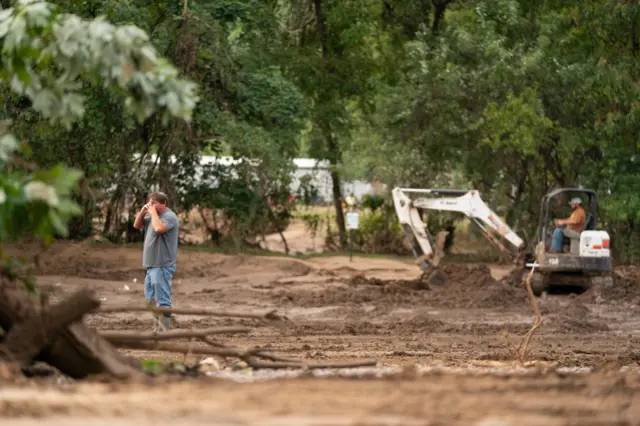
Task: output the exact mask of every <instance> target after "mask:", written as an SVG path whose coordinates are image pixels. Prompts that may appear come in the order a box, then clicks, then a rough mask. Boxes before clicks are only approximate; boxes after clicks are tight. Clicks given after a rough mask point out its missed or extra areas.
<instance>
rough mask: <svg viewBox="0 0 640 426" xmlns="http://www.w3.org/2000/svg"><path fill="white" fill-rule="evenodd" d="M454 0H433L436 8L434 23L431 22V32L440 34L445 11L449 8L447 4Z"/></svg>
mask: <svg viewBox="0 0 640 426" xmlns="http://www.w3.org/2000/svg"><path fill="white" fill-rule="evenodd" d="M452 1H453V0H432V2H433V6H434V10H433V23H432V24H431V32H432V34H434V35H436V34H438V31H439V30H440V22H442V19H443V18H444V13H445V11H446V10H447V6H448V5H449V3H451V2H452Z"/></svg>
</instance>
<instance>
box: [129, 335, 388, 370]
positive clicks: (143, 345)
mask: <svg viewBox="0 0 640 426" xmlns="http://www.w3.org/2000/svg"><path fill="white" fill-rule="evenodd" d="M118 346H119V347H122V348H127V349H140V350H148V351H163V352H177V353H188V352H189V351H191V353H193V354H203V355H217V356H223V357H235V358H240V359H242V360H244V361H245V362H246V363H247V364H248V365H249V366H250V367H252V368H356V367H366V366H374V365H376V361H360V362H354V363H341V364H305V363H302V362H300V363H297V362H274V363H261V362H256V361H254V360H252V358H265V354H264V353H263V351H264V349H259V348H258V349H239V348H230V347H202V346H200V347H189V346H190V345H188V344H176V343H164V342H140V341H136V342H120V343H119V344H118ZM266 357H268V358H272V359H273V358H275V357H273V356H270V355H266Z"/></svg>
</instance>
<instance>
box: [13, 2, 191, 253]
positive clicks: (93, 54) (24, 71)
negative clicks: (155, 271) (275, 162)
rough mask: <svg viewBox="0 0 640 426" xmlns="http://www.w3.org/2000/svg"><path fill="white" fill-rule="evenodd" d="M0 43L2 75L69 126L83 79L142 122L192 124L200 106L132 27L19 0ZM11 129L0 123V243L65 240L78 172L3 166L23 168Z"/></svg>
mask: <svg viewBox="0 0 640 426" xmlns="http://www.w3.org/2000/svg"><path fill="white" fill-rule="evenodd" d="M0 44H1V51H0V61H1V63H2V69H1V70H0V78H2V80H3V81H5V82H8V83H9V85H10V87H11V90H12V91H13V92H15V93H17V94H18V95H20V96H25V97H27V98H28V99H29V100H30V101H31V103H32V107H33V108H34V109H35V110H36V111H38V112H39V113H40V114H42V115H43V116H44V117H45V118H48V119H50V120H51V121H52V122H53V123H60V124H62V125H64V126H66V127H67V128H70V127H71V126H72V124H73V123H74V122H76V121H78V120H80V119H82V118H83V116H84V111H85V110H84V102H85V98H84V97H83V96H82V95H81V94H80V93H79V92H80V90H81V89H82V87H83V85H85V84H86V83H87V82H90V83H92V84H94V85H96V84H99V83H100V82H101V83H102V84H103V85H104V86H105V87H108V88H110V89H113V90H115V91H117V92H119V93H121V94H122V95H123V96H124V99H125V105H126V107H127V109H128V110H129V111H130V112H131V113H133V115H134V116H135V117H136V119H137V120H138V121H140V122H142V121H143V120H144V119H146V118H148V117H149V116H150V115H151V114H153V113H158V114H159V115H161V116H162V117H163V118H164V119H165V120H166V119H168V118H170V117H176V118H179V119H183V120H186V121H190V120H191V116H192V113H193V109H194V108H195V105H196V103H197V102H198V96H197V94H196V85H195V84H194V83H192V82H190V81H188V80H185V79H182V78H179V76H178V71H177V70H176V68H175V67H173V66H172V65H171V64H170V63H169V62H168V61H167V60H166V59H164V58H162V57H160V56H159V55H158V54H157V52H156V50H155V48H154V47H153V45H152V44H151V42H150V40H149V37H148V35H147V34H146V33H145V32H144V31H143V30H141V29H139V28H138V27H136V26H132V25H125V26H115V25H112V24H110V23H108V22H106V21H104V20H103V19H101V18H98V19H95V20H83V19H81V18H79V17H77V16H75V15H71V14H64V13H61V12H60V10H59V9H58V7H57V6H55V5H53V4H51V3H48V2H45V1H41V0H19V1H16V2H15V6H14V7H12V8H9V9H5V10H2V11H0ZM9 126H10V121H4V122H2V123H0V242H2V241H7V240H13V239H17V238H22V237H25V236H36V237H39V238H42V239H44V240H45V241H49V240H51V239H52V238H53V236H54V235H56V234H58V235H62V236H66V235H67V231H68V227H67V220H68V219H69V218H70V217H72V216H74V215H78V214H80V209H79V207H78V206H77V204H76V203H75V202H74V201H73V200H72V198H71V196H72V192H73V189H74V188H75V186H76V184H77V182H78V181H79V179H80V178H81V177H82V174H81V173H80V172H79V171H76V170H72V169H69V168H66V167H63V166H56V167H54V168H52V169H50V170H46V171H42V170H39V169H38V168H37V167H36V166H34V167H32V169H33V170H31V171H26V170H24V169H25V167H17V168H14V167H8V166H10V165H11V166H15V165H19V166H23V165H24V164H20V163H17V161H16V160H17V158H16V157H15V155H16V151H17V149H18V147H19V144H18V142H17V140H16V139H15V137H14V136H13V135H12V134H11V133H10V132H9ZM24 151H25V152H28V147H26V145H25V147H24Z"/></svg>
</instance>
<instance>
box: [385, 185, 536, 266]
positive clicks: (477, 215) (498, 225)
mask: <svg viewBox="0 0 640 426" xmlns="http://www.w3.org/2000/svg"><path fill="white" fill-rule="evenodd" d="M408 194H424V195H444V197H440V198H428V197H419V198H415V199H411V198H409V196H408ZM392 195H393V203H394V206H395V210H396V214H397V216H398V219H399V221H400V224H401V225H402V227H403V229H404V232H405V233H406V234H407V235H408V236H409V237H413V238H414V239H415V241H414V242H415V243H417V244H414V255H415V256H416V257H417V258H419V259H420V260H422V261H424V262H429V263H431V264H433V265H434V266H437V264H438V263H439V261H440V258H441V256H442V254H441V253H435V259H434V249H433V247H432V245H431V242H430V241H429V237H428V235H427V233H426V230H425V224H424V223H423V222H422V218H421V217H420V213H419V210H418V209H428V210H440V211H450V212H458V213H462V214H464V215H465V216H467V217H468V218H469V219H471V220H472V221H473V222H475V223H476V224H477V225H478V226H479V227H480V229H482V231H483V232H484V233H485V235H486V236H487V238H488V239H489V241H491V242H492V243H493V244H495V245H496V246H497V247H498V248H499V249H500V250H501V251H503V252H504V251H506V249H505V247H504V246H503V245H502V244H501V242H500V241H499V240H498V239H497V238H495V234H498V235H500V236H501V237H503V238H504V239H506V240H507V241H509V242H510V243H511V244H512V245H513V246H514V247H515V248H516V249H517V251H518V254H519V253H520V252H521V250H522V249H523V247H524V241H523V240H522V239H521V238H520V237H519V236H518V235H517V234H516V233H515V232H514V231H513V230H512V229H511V228H510V227H509V226H508V225H507V224H505V223H504V222H503V221H502V220H501V219H500V217H499V216H498V215H497V214H496V213H495V212H493V211H492V210H491V209H490V208H489V207H488V206H487V205H486V204H485V203H484V201H482V199H481V198H480V194H479V192H478V191H476V190H469V191H466V190H439V189H411V188H394V189H393V191H392ZM436 249H437V250H439V251H440V250H441V249H442V248H441V247H437V248H436ZM423 266H425V267H426V265H423Z"/></svg>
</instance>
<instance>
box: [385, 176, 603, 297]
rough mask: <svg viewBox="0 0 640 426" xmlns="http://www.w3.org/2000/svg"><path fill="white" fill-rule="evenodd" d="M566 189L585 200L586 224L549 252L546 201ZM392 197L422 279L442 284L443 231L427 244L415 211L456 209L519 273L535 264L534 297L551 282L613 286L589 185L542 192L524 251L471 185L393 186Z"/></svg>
mask: <svg viewBox="0 0 640 426" xmlns="http://www.w3.org/2000/svg"><path fill="white" fill-rule="evenodd" d="M568 193H571V194H576V193H577V194H580V195H581V196H583V197H585V198H586V199H587V200H588V201H587V203H585V210H586V211H587V223H586V225H585V228H584V230H583V232H581V233H580V236H579V239H570V238H566V237H565V239H564V247H563V250H562V252H561V253H552V252H550V246H551V239H552V235H553V231H554V229H555V226H554V224H553V221H552V220H551V218H550V204H551V202H552V200H555V199H556V197H559V196H562V195H566V194H568ZM392 196H393V203H394V206H395V210H396V214H397V216H398V219H399V221H400V224H401V225H402V228H403V230H404V233H405V235H406V237H407V240H408V242H409V244H410V246H411V249H412V251H413V254H414V256H415V257H416V259H417V260H416V263H417V264H418V265H419V266H420V268H421V269H422V270H423V271H424V272H425V273H426V274H427V275H428V277H427V283H428V284H430V285H433V284H434V283H438V281H439V285H442V284H443V282H442V281H446V277H443V274H442V273H440V271H439V270H438V266H439V265H440V262H441V261H442V259H443V257H444V241H445V238H446V235H447V232H439V233H438V234H437V236H436V238H435V244H433V243H432V242H433V238H432V237H431V236H430V235H429V233H428V232H427V229H426V226H425V224H424V222H423V221H422V217H421V213H420V212H421V210H437V211H448V212H458V213H462V214H463V215H465V216H467V217H468V218H469V219H470V220H471V221H472V222H473V223H474V224H476V225H477V226H478V227H479V228H480V229H481V230H482V231H483V233H484V235H485V236H486V237H487V240H488V241H489V242H490V243H491V244H493V245H494V246H496V247H497V248H498V249H499V250H500V251H501V252H502V253H505V254H506V255H507V256H508V257H511V258H512V260H513V263H514V264H516V265H517V267H519V268H522V271H523V276H524V275H527V274H529V273H530V271H531V269H532V268H535V270H534V272H533V275H532V279H531V288H532V290H533V293H534V294H535V295H536V296H540V295H541V294H542V293H543V292H545V291H548V290H549V289H550V288H551V287H553V286H563V287H564V286H571V287H574V286H575V287H581V288H582V289H586V288H589V287H590V286H592V285H594V284H602V285H603V286H604V287H609V286H611V285H613V277H612V261H611V252H610V246H609V244H610V238H609V234H608V233H607V232H606V231H603V230H597V221H598V197H597V194H596V193H595V192H594V191H593V190H590V189H583V188H561V189H556V190H554V191H552V192H550V193H548V194H547V195H545V196H544V197H543V198H542V201H541V205H540V218H539V223H538V229H537V233H536V241H535V244H534V248H533V250H527V247H525V243H524V241H523V240H522V238H520V237H519V236H518V235H517V234H516V233H515V232H514V231H513V230H512V229H511V228H510V227H509V226H508V225H507V224H506V223H504V222H503V221H502V220H501V219H500V217H499V216H498V215H497V214H496V213H495V212H493V211H492V210H491V209H490V208H489V207H488V206H487V205H486V204H485V202H484V201H483V200H482V198H481V197H480V193H479V192H478V191H477V190H458V189H411V188H394V189H393V191H392ZM410 196H412V197H410ZM501 240H505V241H507V242H508V243H510V245H511V246H512V248H511V249H507V247H505V245H504V244H503V243H502V241H501ZM436 285H438V284H436Z"/></svg>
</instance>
